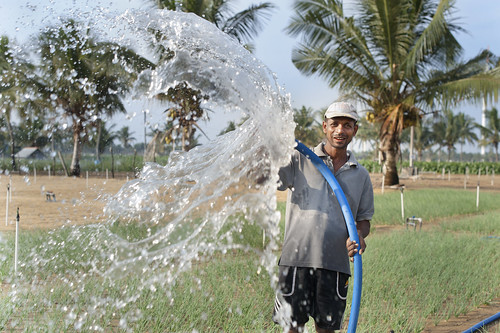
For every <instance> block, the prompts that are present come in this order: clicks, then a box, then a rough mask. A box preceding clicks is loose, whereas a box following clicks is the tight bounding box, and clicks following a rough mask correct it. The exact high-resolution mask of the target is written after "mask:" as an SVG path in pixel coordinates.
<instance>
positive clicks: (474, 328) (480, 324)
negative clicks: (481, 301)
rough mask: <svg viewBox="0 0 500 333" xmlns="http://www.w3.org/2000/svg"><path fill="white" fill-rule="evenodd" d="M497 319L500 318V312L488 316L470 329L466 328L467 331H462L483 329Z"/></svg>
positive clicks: (469, 332) (468, 331)
mask: <svg viewBox="0 0 500 333" xmlns="http://www.w3.org/2000/svg"><path fill="white" fill-rule="evenodd" d="M497 319H500V312H499V313H497V314H495V315H493V316H491V317H489V318H486V319H485V320H483V321H481V322H479V323H477V324H476V325H474V326H472V327H471V328H469V329H466V330H465V331H463V332H462V333H473V332H475V331H477V330H479V329H481V328H482V327H484V326H486V325H488V324H490V323H492V322H494V321H495V320H497Z"/></svg>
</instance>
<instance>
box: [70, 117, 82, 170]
mask: <svg viewBox="0 0 500 333" xmlns="http://www.w3.org/2000/svg"><path fill="white" fill-rule="evenodd" d="M80 127H81V126H80V125H79V124H78V125H75V127H74V129H73V157H72V158H71V166H70V175H71V176H77V177H79V176H80V173H81V170H80V156H81V154H82V144H81V140H80V133H81V131H82V130H81V128H80Z"/></svg>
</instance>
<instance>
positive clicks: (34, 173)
mask: <svg viewBox="0 0 500 333" xmlns="http://www.w3.org/2000/svg"><path fill="white" fill-rule="evenodd" d="M33 178H34V179H35V184H36V167H33Z"/></svg>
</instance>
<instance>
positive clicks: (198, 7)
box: [146, 0, 274, 156]
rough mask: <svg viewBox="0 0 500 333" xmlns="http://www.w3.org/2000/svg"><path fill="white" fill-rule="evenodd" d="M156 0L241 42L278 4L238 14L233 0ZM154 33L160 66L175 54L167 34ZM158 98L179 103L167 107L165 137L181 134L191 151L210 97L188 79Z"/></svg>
mask: <svg viewBox="0 0 500 333" xmlns="http://www.w3.org/2000/svg"><path fill="white" fill-rule="evenodd" d="M233 2H234V1H233ZM154 3H155V6H157V7H158V8H160V9H168V10H179V11H183V12H187V13H193V14H196V15H198V16H200V17H202V18H204V19H205V20H207V21H209V22H212V23H213V24H214V25H215V26H216V27H217V28H219V29H220V30H221V31H222V32H224V33H226V34H228V35H230V36H233V37H234V38H236V39H237V40H238V41H239V42H240V43H243V42H248V41H250V40H252V39H253V37H255V36H256V35H257V34H258V32H259V31H260V30H261V28H262V21H263V20H264V19H266V18H267V17H268V16H269V13H270V11H271V10H272V9H273V8H274V5H272V4H271V3H267V2H266V3H262V4H260V5H252V6H250V7H249V8H247V9H245V10H243V11H241V12H237V13H234V12H233V11H232V10H231V1H230V0H155V1H154ZM151 33H152V35H153V37H154V40H155V45H153V50H154V52H155V54H156V55H157V58H158V59H159V60H158V63H157V66H158V65H161V64H162V63H164V62H167V61H169V60H170V59H171V58H172V57H173V53H172V52H171V50H168V49H166V48H165V47H164V46H163V45H162V43H161V41H162V40H163V39H164V38H165V36H164V35H163V34H162V32H161V31H158V30H152V31H151ZM156 98H157V99H158V100H160V101H167V102H170V103H171V104H174V105H176V106H175V107H171V108H169V109H167V110H165V113H166V114H167V119H168V124H167V125H168V126H167V127H168V128H169V131H168V132H167V133H166V135H165V139H166V140H167V141H168V142H172V143H175V140H174V136H176V135H180V136H181V140H182V149H183V150H189V149H190V147H193V144H194V143H195V142H197V138H196V137H195V133H196V130H197V129H198V130H200V131H201V128H200V127H199V125H198V123H197V122H198V120H199V119H203V118H205V117H206V116H207V114H206V110H205V109H204V108H202V107H201V102H203V101H206V100H208V96H207V95H204V94H203V93H202V92H201V91H199V90H196V89H192V88H191V87H189V85H188V84H187V82H180V83H178V84H177V85H176V86H175V87H172V88H169V90H168V92H167V93H166V94H158V95H157V96H156ZM200 98H201V99H200ZM202 133H203V131H202ZM203 134H205V133H203ZM205 136H206V135H205ZM158 137H160V136H158ZM157 139H158V138H156V139H154V140H157ZM150 147H156V145H150ZM149 150H151V149H149ZM146 151H147V150H146ZM148 155H149V156H154V153H151V152H150V153H149V154H148Z"/></svg>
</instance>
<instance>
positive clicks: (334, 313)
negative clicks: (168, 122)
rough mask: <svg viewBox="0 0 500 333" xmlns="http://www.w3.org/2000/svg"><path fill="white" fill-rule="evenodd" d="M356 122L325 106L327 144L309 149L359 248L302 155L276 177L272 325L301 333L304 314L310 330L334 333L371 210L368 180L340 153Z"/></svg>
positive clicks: (345, 110)
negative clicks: (278, 214) (280, 208)
mask: <svg viewBox="0 0 500 333" xmlns="http://www.w3.org/2000/svg"><path fill="white" fill-rule="evenodd" d="M358 119H359V116H358V113H357V112H356V109H355V108H354V107H353V106H352V105H351V104H349V103H345V102H336V103H333V104H331V105H330V106H329V107H328V109H327V111H326V112H325V117H324V121H323V132H324V133H325V139H326V142H324V143H323V142H322V143H320V144H319V145H318V146H317V147H316V148H314V153H315V154H316V155H318V156H319V157H320V158H321V159H322V160H323V161H324V162H325V163H326V165H327V166H328V168H329V169H330V170H331V171H332V172H333V174H334V175H335V178H336V179H337V181H338V183H339V184H340V186H341V187H342V190H343V191H344V193H345V195H346V198H347V201H348V202H349V206H350V208H351V211H352V214H353V217H354V219H355V221H356V228H357V230H358V235H359V241H360V244H356V243H355V242H354V241H350V239H349V238H348V233H347V228H346V225H345V220H344V217H343V214H342V210H341V208H340V205H339V203H338V201H337V199H336V198H335V195H334V193H333V191H332V189H331V188H330V186H329V185H328V183H327V182H326V180H325V179H324V177H323V176H322V175H321V173H320V172H319V171H318V170H317V169H316V167H315V166H314V165H313V163H312V162H311V161H310V160H309V159H308V158H307V157H305V156H303V155H302V154H300V153H299V152H298V151H295V152H294V154H293V155H292V158H291V161H290V162H289V164H288V165H286V166H284V167H282V168H281V169H280V171H279V176H280V184H279V188H278V189H279V190H282V191H284V190H286V189H290V191H289V192H288V198H287V209H286V226H285V238H284V242H283V249H282V253H281V258H280V262H279V288H280V292H279V293H278V295H277V297H276V302H275V317H274V320H275V321H277V322H281V324H283V321H285V323H286V325H287V326H288V327H289V329H290V332H302V331H303V330H304V325H305V323H306V322H307V321H308V320H309V316H311V317H313V319H314V322H315V327H316V331H317V332H334V331H335V330H340V326H341V323H342V318H343V314H344V311H345V306H346V296H347V285H348V279H349V276H350V267H349V257H353V256H354V254H355V253H356V252H358V250H359V254H362V253H363V252H364V251H365V248H366V243H365V240H364V239H365V238H366V236H368V234H369V232H370V220H371V218H372V216H373V212H374V207H373V188H372V184H371V180H370V177H369V174H368V172H367V171H366V169H365V168H364V167H363V166H361V165H360V164H359V163H358V162H357V161H356V159H355V158H354V156H353V154H352V153H351V152H350V151H348V150H347V146H348V144H349V143H350V142H351V140H352V138H353V137H354V136H355V135H356V132H357V130H358V125H357V121H358ZM286 304H287V305H289V306H287V305H286ZM287 311H288V312H287ZM290 311H291V314H290ZM280 318H281V319H280Z"/></svg>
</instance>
